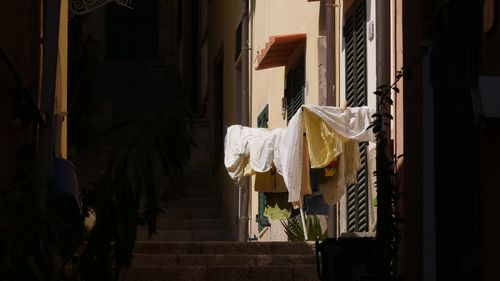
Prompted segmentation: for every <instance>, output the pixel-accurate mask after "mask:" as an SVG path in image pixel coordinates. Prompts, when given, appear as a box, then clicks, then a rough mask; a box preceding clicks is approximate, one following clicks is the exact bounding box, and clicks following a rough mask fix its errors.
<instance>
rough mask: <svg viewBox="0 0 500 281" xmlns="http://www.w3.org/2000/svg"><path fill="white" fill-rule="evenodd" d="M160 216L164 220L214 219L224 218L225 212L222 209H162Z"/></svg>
mask: <svg viewBox="0 0 500 281" xmlns="http://www.w3.org/2000/svg"><path fill="white" fill-rule="evenodd" d="M161 216H162V217H163V218H166V219H169V218H177V219H189V218H194V219H216V218H223V217H225V211H224V209H222V208H191V209H179V208H176V209H173V208H165V209H163V213H162V214H161Z"/></svg>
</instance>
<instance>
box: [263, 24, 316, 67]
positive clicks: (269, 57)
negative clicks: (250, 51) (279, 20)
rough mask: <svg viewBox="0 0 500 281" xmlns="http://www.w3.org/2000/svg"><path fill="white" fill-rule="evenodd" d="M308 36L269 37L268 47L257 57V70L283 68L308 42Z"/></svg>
mask: <svg viewBox="0 0 500 281" xmlns="http://www.w3.org/2000/svg"><path fill="white" fill-rule="evenodd" d="M306 37H307V36H306V34H302V33H301V34H289V35H277V36H271V37H269V41H268V42H267V43H266V47H265V48H264V49H262V50H260V52H259V55H257V62H258V64H257V67H256V68H255V69H256V70H261V69H266V68H271V67H277V66H283V65H285V64H286V63H287V62H288V59H289V58H290V56H291V55H292V54H293V52H294V51H295V50H296V49H297V48H298V47H299V46H300V45H301V44H302V43H303V42H305V41H306Z"/></svg>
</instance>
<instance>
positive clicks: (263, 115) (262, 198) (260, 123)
mask: <svg viewBox="0 0 500 281" xmlns="http://www.w3.org/2000/svg"><path fill="white" fill-rule="evenodd" d="M268 120H269V105H266V107H264V109H263V110H262V111H261V112H260V114H259V116H258V117H257V127H259V128H267V121H268ZM266 204H267V202H266V194H265V193H264V192H259V213H258V214H257V221H258V224H259V232H260V231H261V230H262V229H263V228H264V227H265V226H268V225H269V220H268V218H267V217H266V216H264V211H265V210H266Z"/></svg>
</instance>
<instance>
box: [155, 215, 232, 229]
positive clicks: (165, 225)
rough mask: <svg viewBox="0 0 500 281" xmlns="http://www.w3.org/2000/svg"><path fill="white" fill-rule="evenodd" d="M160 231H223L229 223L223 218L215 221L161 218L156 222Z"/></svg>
mask: <svg viewBox="0 0 500 281" xmlns="http://www.w3.org/2000/svg"><path fill="white" fill-rule="evenodd" d="M156 228H157V229H159V230H203V229H211V230H222V229H226V228H227V221H226V220H225V219H222V218H215V219H165V218H162V216H161V215H160V217H159V218H158V220H157V221H156Z"/></svg>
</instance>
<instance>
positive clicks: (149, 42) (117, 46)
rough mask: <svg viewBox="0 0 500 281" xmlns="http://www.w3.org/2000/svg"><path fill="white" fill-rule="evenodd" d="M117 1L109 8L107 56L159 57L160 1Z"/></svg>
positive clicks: (136, 58) (119, 57)
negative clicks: (124, 4) (118, 2)
mask: <svg viewBox="0 0 500 281" xmlns="http://www.w3.org/2000/svg"><path fill="white" fill-rule="evenodd" d="M132 5H133V7H132V8H133V9H129V8H126V7H123V6H120V5H117V4H116V3H112V4H110V5H108V7H107V10H106V55H107V58H108V59H110V60H154V59H156V58H157V56H158V0H136V1H133V4H132Z"/></svg>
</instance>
